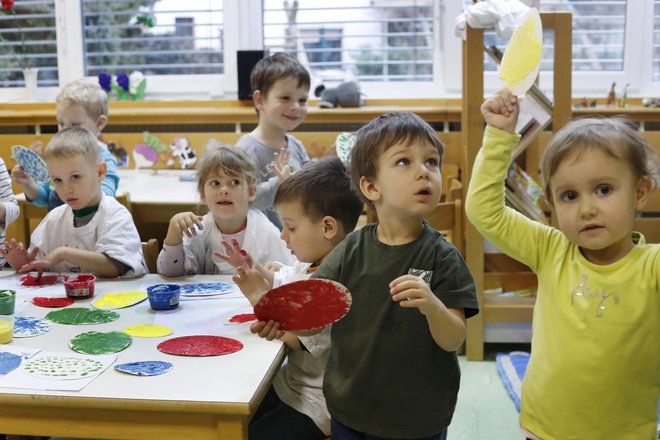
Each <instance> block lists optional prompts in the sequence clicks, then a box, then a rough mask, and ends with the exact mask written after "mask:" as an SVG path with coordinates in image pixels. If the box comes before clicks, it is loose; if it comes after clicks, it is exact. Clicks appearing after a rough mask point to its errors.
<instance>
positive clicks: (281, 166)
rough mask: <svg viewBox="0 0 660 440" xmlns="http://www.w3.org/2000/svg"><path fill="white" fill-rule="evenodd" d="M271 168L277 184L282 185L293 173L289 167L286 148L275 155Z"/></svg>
mask: <svg viewBox="0 0 660 440" xmlns="http://www.w3.org/2000/svg"><path fill="white" fill-rule="evenodd" d="M272 166H273V171H275V174H276V175H277V181H278V182H279V183H282V182H284V181H285V180H286V179H288V178H289V177H291V174H293V173H292V172H291V167H290V166H289V150H287V149H286V148H280V152H279V153H275V161H273V163H272Z"/></svg>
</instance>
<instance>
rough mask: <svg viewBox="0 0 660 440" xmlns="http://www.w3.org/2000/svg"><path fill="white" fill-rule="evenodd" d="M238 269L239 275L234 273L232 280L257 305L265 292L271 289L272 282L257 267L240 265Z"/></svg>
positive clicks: (251, 302)
mask: <svg viewBox="0 0 660 440" xmlns="http://www.w3.org/2000/svg"><path fill="white" fill-rule="evenodd" d="M236 270H237V271H238V275H234V276H233V277H232V280H233V281H234V282H235V283H236V285H237V286H238V288H239V289H241V292H243V295H245V297H246V298H247V299H248V301H250V304H252V305H255V304H256V303H257V302H259V299H261V297H262V296H263V295H264V293H266V292H268V291H269V290H270V287H271V286H270V283H269V282H268V280H266V279H265V278H264V277H263V275H262V274H261V273H259V271H258V270H257V269H255V268H249V267H245V266H239V267H237V268H236Z"/></svg>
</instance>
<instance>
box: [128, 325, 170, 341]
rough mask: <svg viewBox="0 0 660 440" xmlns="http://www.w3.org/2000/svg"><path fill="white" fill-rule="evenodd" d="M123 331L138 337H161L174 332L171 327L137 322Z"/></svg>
mask: <svg viewBox="0 0 660 440" xmlns="http://www.w3.org/2000/svg"><path fill="white" fill-rule="evenodd" d="M122 331H123V332H124V333H128V334H129V335H131V336H135V337H136V338H160V337H161V336H167V335H171V334H172V329H171V328H169V327H165V326H163V325H156V324H135V325H131V326H128V327H126V328H125V329H124V330H122Z"/></svg>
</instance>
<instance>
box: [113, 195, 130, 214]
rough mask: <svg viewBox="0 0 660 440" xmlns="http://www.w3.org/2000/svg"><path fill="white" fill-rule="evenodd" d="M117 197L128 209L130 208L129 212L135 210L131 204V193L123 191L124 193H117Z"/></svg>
mask: <svg viewBox="0 0 660 440" xmlns="http://www.w3.org/2000/svg"><path fill="white" fill-rule="evenodd" d="M115 199H116V200H117V201H118V202H119V203H121V204H122V205H124V207H125V208H126V209H128V212H133V210H132V206H131V195H130V194H129V193H126V192H125V193H122V194H117V195H116V196H115Z"/></svg>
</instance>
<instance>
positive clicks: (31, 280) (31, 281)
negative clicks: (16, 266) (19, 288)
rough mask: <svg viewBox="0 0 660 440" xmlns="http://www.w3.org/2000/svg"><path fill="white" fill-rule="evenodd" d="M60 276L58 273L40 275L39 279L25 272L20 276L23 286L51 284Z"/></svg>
mask: <svg viewBox="0 0 660 440" xmlns="http://www.w3.org/2000/svg"><path fill="white" fill-rule="evenodd" d="M59 279H60V277H59V276H58V275H42V276H41V278H40V279H37V277H35V276H34V275H32V274H27V275H25V276H22V277H21V285H23V286H30V287H31V286H49V285H51V284H56V283H57V282H58V281H59Z"/></svg>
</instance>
